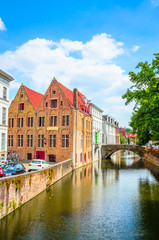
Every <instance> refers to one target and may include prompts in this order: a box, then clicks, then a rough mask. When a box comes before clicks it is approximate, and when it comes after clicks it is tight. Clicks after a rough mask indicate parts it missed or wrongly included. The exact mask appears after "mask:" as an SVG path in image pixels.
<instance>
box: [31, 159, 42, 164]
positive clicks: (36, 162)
mask: <svg viewBox="0 0 159 240" xmlns="http://www.w3.org/2000/svg"><path fill="white" fill-rule="evenodd" d="M32 163H35V164H41V161H35V160H34V161H32Z"/></svg>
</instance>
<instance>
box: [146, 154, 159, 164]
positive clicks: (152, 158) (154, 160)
mask: <svg viewBox="0 0 159 240" xmlns="http://www.w3.org/2000/svg"><path fill="white" fill-rule="evenodd" d="M144 158H145V159H146V160H147V161H149V162H151V163H153V164H154V165H156V166H158V167H159V155H158V156H157V155H156V156H155V155H154V154H153V153H151V152H145V153H144Z"/></svg>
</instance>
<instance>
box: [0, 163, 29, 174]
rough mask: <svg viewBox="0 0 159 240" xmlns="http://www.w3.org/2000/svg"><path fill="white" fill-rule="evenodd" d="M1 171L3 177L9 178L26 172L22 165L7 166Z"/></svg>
mask: <svg viewBox="0 0 159 240" xmlns="http://www.w3.org/2000/svg"><path fill="white" fill-rule="evenodd" d="M2 170H3V172H4V177H6V176H11V175H18V174H22V173H25V172H26V169H25V167H24V166H23V164H22V163H10V164H7V165H5V167H4V168H3V169H2Z"/></svg>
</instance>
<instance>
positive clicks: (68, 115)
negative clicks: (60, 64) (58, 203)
mask: <svg viewBox="0 0 159 240" xmlns="http://www.w3.org/2000/svg"><path fill="white" fill-rule="evenodd" d="M33 92H34V91H32V90H30V89H28V88H26V87H25V86H23V85H22V86H21V87H20V89H19V91H18V93H17V95H16V97H15V99H14V100H13V101H12V104H11V106H10V108H9V121H10V122H12V120H10V119H12V118H13V119H14V120H13V122H14V121H15V122H17V126H13V127H10V128H9V131H8V135H9V136H12V138H13V144H12V145H13V146H11V144H10V138H11V137H9V138H8V151H10V150H16V151H18V153H19V155H20V157H21V158H24V159H31V158H33V156H34V157H36V158H37V157H38V158H41V159H45V160H47V161H50V162H54V161H56V162H60V161H64V160H66V159H69V158H71V159H73V161H74V166H75V167H77V166H80V165H83V164H84V163H88V162H90V161H92V118H91V116H90V114H89V109H88V107H87V106H86V104H85V100H84V95H83V94H81V93H80V92H79V91H78V90H77V89H74V92H72V91H71V90H69V89H68V88H66V87H65V86H63V85H62V84H61V83H59V82H57V80H56V79H53V80H52V82H51V84H50V86H49V88H48V89H47V91H46V93H45V95H44V96H43V95H42V94H39V93H36V96H35V94H34V93H33ZM21 95H23V97H21ZM21 119H23V120H21Z"/></svg>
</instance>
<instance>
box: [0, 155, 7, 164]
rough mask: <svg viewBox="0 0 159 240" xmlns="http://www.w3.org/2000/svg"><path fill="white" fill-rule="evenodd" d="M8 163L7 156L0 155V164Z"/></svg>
mask: <svg viewBox="0 0 159 240" xmlns="http://www.w3.org/2000/svg"><path fill="white" fill-rule="evenodd" d="M4 164H8V161H7V158H6V157H0V166H2V165H4Z"/></svg>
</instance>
